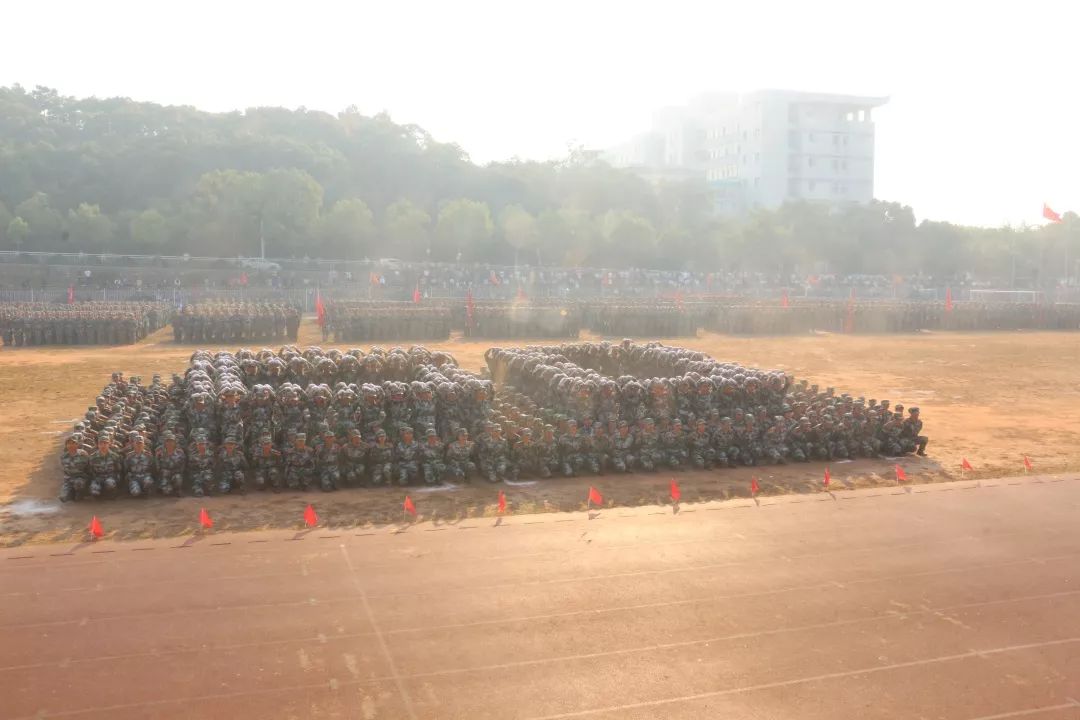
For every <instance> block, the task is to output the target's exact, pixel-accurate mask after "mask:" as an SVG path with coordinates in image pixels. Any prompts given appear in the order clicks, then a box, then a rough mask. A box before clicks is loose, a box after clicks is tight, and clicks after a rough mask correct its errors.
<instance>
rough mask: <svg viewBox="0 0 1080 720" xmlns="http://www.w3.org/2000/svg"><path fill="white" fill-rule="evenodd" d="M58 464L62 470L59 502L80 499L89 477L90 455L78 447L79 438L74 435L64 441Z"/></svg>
mask: <svg viewBox="0 0 1080 720" xmlns="http://www.w3.org/2000/svg"><path fill="white" fill-rule="evenodd" d="M60 465H61V467H62V468H63V470H64V482H63V484H62V485H61V486H60V502H68V501H70V500H78V499H80V498H81V497H82V494H83V492H85V491H86V485H87V480H88V479H89V477H90V455H89V453H87V452H86V451H85V450H83V449H82V448H81V447H79V438H78V437H76V436H75V435H71V436H69V437H68V438H67V440H65V441H64V454H63V455H61V456H60Z"/></svg>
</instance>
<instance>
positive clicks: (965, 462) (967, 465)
mask: <svg viewBox="0 0 1080 720" xmlns="http://www.w3.org/2000/svg"><path fill="white" fill-rule="evenodd" d="M960 468H961V469H962V470H973V469H974V468H972V467H971V463H969V462H968V459H967V458H961V459H960Z"/></svg>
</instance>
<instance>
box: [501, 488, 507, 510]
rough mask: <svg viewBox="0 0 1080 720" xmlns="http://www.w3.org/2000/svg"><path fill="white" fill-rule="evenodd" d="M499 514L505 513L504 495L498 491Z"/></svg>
mask: <svg viewBox="0 0 1080 720" xmlns="http://www.w3.org/2000/svg"><path fill="white" fill-rule="evenodd" d="M499 512H501V513H504V512H506V493H504V492H503V491H502V490H500V491H499Z"/></svg>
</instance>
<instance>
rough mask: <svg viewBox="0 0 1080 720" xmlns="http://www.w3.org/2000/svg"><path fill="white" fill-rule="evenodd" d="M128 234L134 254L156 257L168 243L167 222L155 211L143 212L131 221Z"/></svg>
mask: <svg viewBox="0 0 1080 720" xmlns="http://www.w3.org/2000/svg"><path fill="white" fill-rule="evenodd" d="M128 232H129V233H130V235H131V242H132V245H133V247H134V252H136V253H139V254H143V253H145V254H148V255H156V254H158V253H160V252H161V251H162V249H164V247H165V246H166V245H167V244H168V242H169V221H168V220H167V219H166V218H165V216H164V215H162V214H161V213H160V212H158V211H157V210H154V209H150V210H144V211H143V212H141V213H139V214H138V215H136V216H135V217H133V218H132V219H131V222H130V223H129V224H128Z"/></svg>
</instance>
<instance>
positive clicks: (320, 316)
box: [315, 290, 326, 327]
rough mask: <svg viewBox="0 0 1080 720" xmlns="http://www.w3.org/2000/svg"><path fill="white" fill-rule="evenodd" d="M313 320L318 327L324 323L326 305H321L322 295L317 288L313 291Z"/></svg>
mask: <svg viewBox="0 0 1080 720" xmlns="http://www.w3.org/2000/svg"><path fill="white" fill-rule="evenodd" d="M315 322H317V323H318V324H319V327H324V326H325V325H326V306H325V305H323V301H322V295H321V294H320V293H319V291H318V290H316V291H315Z"/></svg>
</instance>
